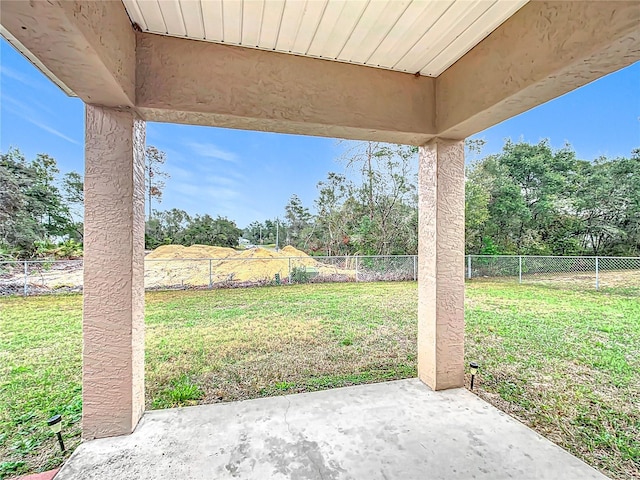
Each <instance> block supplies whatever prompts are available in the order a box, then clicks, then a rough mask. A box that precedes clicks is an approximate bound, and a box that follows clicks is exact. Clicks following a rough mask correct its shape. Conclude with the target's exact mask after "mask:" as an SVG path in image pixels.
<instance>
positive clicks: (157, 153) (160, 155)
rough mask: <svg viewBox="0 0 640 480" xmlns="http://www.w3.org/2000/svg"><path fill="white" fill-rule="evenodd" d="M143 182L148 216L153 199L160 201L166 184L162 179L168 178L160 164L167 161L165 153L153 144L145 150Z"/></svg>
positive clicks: (149, 218)
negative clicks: (147, 204)
mask: <svg viewBox="0 0 640 480" xmlns="http://www.w3.org/2000/svg"><path fill="white" fill-rule="evenodd" d="M144 158H145V184H146V192H147V199H148V200H147V201H148V202H149V217H148V220H149V221H150V220H151V213H152V212H153V210H152V207H151V203H152V200H153V199H155V200H156V201H157V202H158V203H161V202H162V193H163V190H164V187H165V186H166V184H165V182H164V180H163V179H166V178H169V174H168V173H167V172H165V171H163V170H162V166H163V165H164V164H165V162H166V161H167V154H166V153H165V152H163V151H162V150H159V149H157V148H156V147H154V146H153V145H149V146H148V147H147V149H146V150H145V156H144Z"/></svg>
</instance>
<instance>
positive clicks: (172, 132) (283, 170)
mask: <svg viewBox="0 0 640 480" xmlns="http://www.w3.org/2000/svg"><path fill="white" fill-rule="evenodd" d="M475 138H482V139H484V140H485V141H486V142H487V143H486V145H485V148H484V151H483V155H484V154H490V153H494V152H497V151H499V150H500V149H501V147H502V145H503V143H504V140H505V139H507V138H511V139H512V140H519V139H523V140H526V141H531V142H537V141H539V140H541V139H543V138H549V139H550V141H551V144H552V145H553V146H554V147H557V148H560V147H562V146H563V145H564V144H565V143H566V142H568V143H570V144H571V145H572V146H573V148H574V149H575V150H576V152H577V154H578V157H579V158H582V159H585V160H593V159H594V158H597V157H599V156H601V155H605V156H609V157H615V156H628V155H629V154H630V153H631V150H632V149H634V148H638V147H640V63H636V64H634V65H632V66H630V67H628V68H626V69H624V70H620V71H619V72H616V73H613V74H611V75H609V76H607V77H604V78H602V79H600V80H598V81H596V82H593V83H591V84H589V85H586V86H585V87H582V88H580V89H578V90H575V91H574V92H571V93H569V94H567V95H564V96H562V97H560V98H557V99H555V100H553V101H551V102H548V103H546V104H544V105H541V106H539V107H537V108H535V109H533V110H530V111H528V112H525V113H523V114H521V115H519V116H517V117H514V118H512V119H510V120H507V121H505V122H503V123H501V124H499V125H496V126H494V127H492V128H490V129H487V130H485V131H484V132H481V133H479V134H477V135H476V136H475ZM83 142H84V106H83V103H82V101H81V100H79V99H77V98H70V97H67V96H66V95H65V94H64V93H63V92H62V91H61V90H60V89H58V87H56V86H55V85H54V84H53V83H51V82H50V81H49V80H48V79H47V78H46V77H45V76H44V75H42V74H41V73H40V72H39V71H38V70H37V69H36V68H34V67H33V66H32V65H31V64H30V63H29V62H28V61H27V60H25V59H24V58H23V57H22V56H21V55H20V54H19V53H17V52H16V51H15V50H13V48H12V47H11V46H10V45H9V44H8V43H7V42H6V41H4V40H1V44H0V149H1V150H2V151H3V152H5V151H6V150H7V149H8V148H9V147H10V146H15V147H18V148H20V150H21V151H22V152H23V153H24V154H25V155H26V156H27V158H33V157H34V156H35V155H36V154H37V153H48V154H49V155H51V156H53V157H54V158H55V159H56V160H57V161H58V164H59V166H60V169H61V170H62V171H63V172H66V171H69V170H76V171H78V172H81V173H82V170H83V168H84V167H83V164H84V146H83ZM147 143H148V144H152V145H155V146H156V147H158V148H160V149H161V150H164V151H165V152H166V153H167V157H168V161H167V168H166V170H167V171H168V173H169V174H170V175H171V178H170V179H168V180H167V187H166V190H165V194H164V199H163V202H162V204H160V205H159V206H155V207H154V208H156V207H157V208H160V209H168V208H173V207H177V208H182V209H184V210H186V211H187V212H189V213H191V214H196V213H198V214H203V213H209V214H211V215H213V216H215V215H223V216H227V217H229V218H231V219H233V220H235V221H236V222H237V223H238V225H239V226H241V227H244V226H246V225H247V224H248V223H250V222H251V221H253V220H264V219H266V218H275V217H276V216H282V215H283V213H284V205H285V204H286V203H287V201H288V199H289V197H290V196H291V194H293V193H296V194H297V195H298V196H299V197H300V198H301V199H302V201H303V203H304V204H305V205H306V206H308V207H312V206H313V200H314V199H315V197H316V193H317V189H316V184H317V183H318V181H320V180H322V179H324V178H326V175H327V173H328V172H329V171H343V170H344V166H343V164H342V163H340V162H338V161H337V158H338V157H340V156H341V154H342V152H343V151H344V149H345V148H347V145H345V143H344V142H340V141H338V140H336V139H327V138H316V137H303V136H296V135H281V134H272V133H261V132H250V131H242V130H228V129H221V128H210V127H194V126H186V125H172V124H160V123H149V124H147Z"/></svg>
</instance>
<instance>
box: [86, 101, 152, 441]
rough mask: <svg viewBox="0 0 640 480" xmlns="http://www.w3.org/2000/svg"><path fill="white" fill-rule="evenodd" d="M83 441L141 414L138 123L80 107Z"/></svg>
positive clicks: (131, 423)
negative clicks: (82, 137)
mask: <svg viewBox="0 0 640 480" xmlns="http://www.w3.org/2000/svg"><path fill="white" fill-rule="evenodd" d="M85 128H86V138H85V141H86V147H85V184H84V191H85V198H84V205H85V212H84V311H83V323H82V336H83V350H82V361H83V367H82V386H83V389H82V400H83V407H82V436H83V438H85V439H92V438H100V437H109V436H114V435H124V434H129V433H131V432H132V431H133V429H134V428H135V427H136V425H137V424H138V420H139V419H140V417H141V415H142V413H143V411H144V143H145V123H144V121H142V120H140V119H138V118H137V117H136V115H135V114H134V113H132V112H128V111H120V110H116V109H110V108H104V107H95V106H91V105H87V106H86V126H85Z"/></svg>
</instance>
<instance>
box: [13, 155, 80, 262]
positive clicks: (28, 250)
mask: <svg viewBox="0 0 640 480" xmlns="http://www.w3.org/2000/svg"><path fill="white" fill-rule="evenodd" d="M58 173H59V170H58V167H57V164H56V161H55V159H54V158H52V157H50V156H49V155H46V154H38V155H37V156H36V158H35V159H34V160H32V161H27V160H26V159H25V157H24V155H23V154H22V153H21V152H20V151H19V150H18V149H15V148H11V149H9V151H8V152H7V153H6V154H2V155H0V200H1V202H0V243H3V244H4V245H6V246H7V247H8V248H9V249H10V250H13V251H16V252H17V253H18V255H20V256H26V257H28V256H31V255H33V254H34V253H36V251H37V248H38V245H39V244H41V243H49V242H51V241H53V240H54V239H56V238H59V237H64V236H65V235H68V234H69V233H70V232H71V231H72V225H73V222H72V220H71V217H70V214H69V207H68V205H67V203H66V202H65V199H64V198H63V195H62V194H61V192H60V189H59V188H58V186H57V184H56V178H57V174H58Z"/></svg>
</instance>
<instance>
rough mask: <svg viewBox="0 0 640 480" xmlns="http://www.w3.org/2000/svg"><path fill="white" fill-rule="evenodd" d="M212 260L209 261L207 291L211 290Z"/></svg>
mask: <svg viewBox="0 0 640 480" xmlns="http://www.w3.org/2000/svg"><path fill="white" fill-rule="evenodd" d="M211 263H212V259H209V290H211V289H212V288H213V268H212V265H211Z"/></svg>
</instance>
